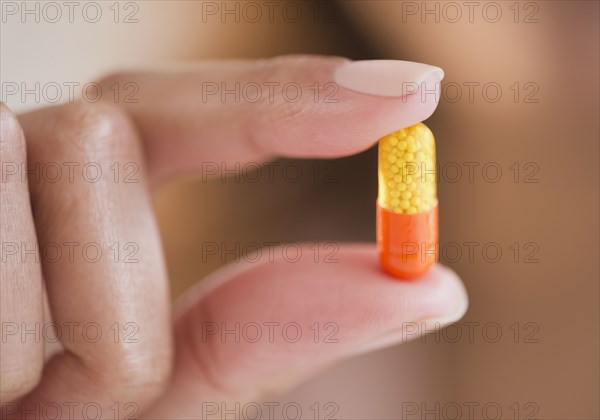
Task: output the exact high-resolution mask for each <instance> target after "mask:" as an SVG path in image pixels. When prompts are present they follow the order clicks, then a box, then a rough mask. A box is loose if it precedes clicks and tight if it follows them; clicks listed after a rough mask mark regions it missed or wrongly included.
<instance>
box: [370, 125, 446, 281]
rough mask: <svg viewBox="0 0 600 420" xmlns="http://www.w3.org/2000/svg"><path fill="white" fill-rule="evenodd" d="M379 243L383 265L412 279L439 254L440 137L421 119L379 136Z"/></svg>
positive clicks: (430, 264)
mask: <svg viewBox="0 0 600 420" xmlns="http://www.w3.org/2000/svg"><path fill="white" fill-rule="evenodd" d="M378 172H379V194H378V197H377V247H378V251H379V258H380V261H381V265H382V267H383V269H384V270H385V271H386V272H388V273H389V274H391V275H392V276H394V277H397V278H399V279H405V280H410V279H414V278H417V277H419V276H421V275H423V274H425V273H426V272H427V270H429V269H430V268H431V266H432V265H433V264H434V263H435V261H437V259H438V200H437V195H436V176H435V140H434V138H433V134H432V133H431V131H430V130H429V128H427V127H426V126H425V125H424V124H422V123H419V124H416V125H413V126H411V127H408V128H404V129H402V130H399V131H397V132H395V133H392V134H390V135H387V136H385V137H383V138H382V139H381V140H379V165H378Z"/></svg>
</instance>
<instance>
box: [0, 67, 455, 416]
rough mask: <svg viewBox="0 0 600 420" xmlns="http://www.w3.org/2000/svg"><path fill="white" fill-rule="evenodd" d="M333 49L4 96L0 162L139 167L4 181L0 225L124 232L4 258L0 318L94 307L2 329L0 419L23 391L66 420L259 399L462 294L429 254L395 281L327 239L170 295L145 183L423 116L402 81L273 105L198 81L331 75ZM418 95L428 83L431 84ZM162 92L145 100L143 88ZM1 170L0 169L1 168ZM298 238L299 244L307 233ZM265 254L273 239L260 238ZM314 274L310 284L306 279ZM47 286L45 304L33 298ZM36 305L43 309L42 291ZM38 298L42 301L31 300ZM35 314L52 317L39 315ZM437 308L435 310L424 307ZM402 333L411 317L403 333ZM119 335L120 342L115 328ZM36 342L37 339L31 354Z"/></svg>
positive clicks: (444, 316)
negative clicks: (105, 251)
mask: <svg viewBox="0 0 600 420" xmlns="http://www.w3.org/2000/svg"><path fill="white" fill-rule="evenodd" d="M345 61H346V60H345V59H343V58H338V57H282V58H276V59H270V60H261V61H226V62H225V61H224V62H205V63H201V64H198V65H195V66H193V67H189V68H185V69H181V68H179V69H177V70H174V71H171V72H168V73H166V72H165V73H135V74H133V73H132V74H117V75H112V76H109V77H107V78H106V79H104V80H103V81H102V82H101V83H102V84H104V85H110V84H112V83H114V82H115V81H120V82H123V83H124V82H130V81H135V83H137V84H138V86H139V92H140V94H139V96H138V98H139V102H138V103H136V104H121V105H117V104H109V103H95V104H85V103H74V104H67V105H60V106H54V107H48V108H44V109H41V110H37V111H33V112H30V113H27V114H24V115H20V116H19V117H16V116H15V115H14V114H12V113H11V111H10V110H9V109H8V108H6V107H5V106H2V111H1V118H2V120H1V122H2V126H1V134H2V137H1V142H0V144H1V145H2V161H3V162H28V165H29V167H33V166H34V165H35V163H37V162H39V163H40V164H41V165H42V166H43V165H44V164H49V163H52V162H77V163H80V164H81V165H84V164H85V163H87V162H97V163H99V164H100V165H101V166H102V167H103V168H107V167H108V166H109V165H110V164H111V163H112V162H118V163H120V164H125V163H128V162H134V163H135V164H136V165H137V167H139V169H140V170H139V172H138V174H137V179H138V180H139V182H135V183H124V182H114V180H113V179H111V178H110V177H102V179H101V180H100V181H99V182H96V183H92V182H88V181H85V180H83V179H82V178H81V177H75V181H74V182H69V180H68V179H67V177H62V178H61V179H60V180H59V181H58V182H50V181H48V180H47V179H44V177H42V179H39V180H36V179H31V178H30V179H29V182H28V183H25V182H21V181H20V180H15V179H12V178H11V179H9V178H8V177H7V179H6V180H4V179H3V183H2V190H1V194H0V197H1V200H2V201H1V203H2V212H1V213H2V219H1V223H2V225H1V229H2V233H3V241H7V242H11V241H12V242H17V243H26V244H27V249H32V248H33V247H34V244H35V243H36V242H37V243H39V249H43V245H44V244H48V243H65V242H70V241H71V242H79V243H90V242H96V243H100V244H105V243H114V242H119V243H128V242H134V243H136V244H138V245H139V251H138V252H137V254H136V258H137V259H138V260H139V262H138V263H136V264H119V263H115V262H114V261H112V260H111V259H110V258H108V259H104V258H103V259H102V260H100V261H99V262H96V263H90V262H89V261H85V260H84V259H82V258H81V255H79V254H77V253H75V258H74V260H73V261H69V260H68V259H67V258H61V259H60V261H58V262H55V263H52V262H49V261H48V258H44V256H43V255H42V256H40V258H39V262H36V261H34V259H33V258H27V259H25V262H24V263H23V262H22V261H21V260H18V259H15V258H7V262H6V263H5V262H4V261H3V262H2V266H1V270H2V273H1V274H2V275H1V280H2V283H1V291H2V294H1V298H2V311H1V317H2V322H3V323H7V322H17V323H22V322H25V323H28V325H30V324H31V325H33V324H34V323H41V324H44V323H48V322H51V321H53V322H56V323H58V324H59V325H62V324H64V323H69V322H78V323H80V325H84V324H89V323H93V322H95V323H97V324H98V325H100V326H101V328H102V330H103V331H104V332H106V334H103V336H102V338H101V339H99V340H98V341H97V342H93V343H92V342H90V340H85V339H82V338H81V336H78V335H75V337H74V338H73V339H66V338H65V337H62V340H61V343H60V346H53V345H51V343H48V342H45V341H47V340H44V339H42V340H34V339H29V338H28V337H29V336H27V337H26V339H25V340H23V339H20V336H16V337H17V338H14V337H13V336H10V337H9V339H8V340H6V342H4V341H5V340H3V341H2V343H1V346H2V348H1V355H2V356H1V361H2V363H1V369H2V371H1V375H2V380H1V400H2V406H3V416H4V417H3V418H28V417H32V418H33V417H35V415H36V414H32V413H28V412H26V410H24V409H23V407H28V406H31V405H34V404H36V403H40V404H41V405H42V406H43V405H44V404H50V403H56V404H59V405H61V406H62V407H63V408H64V407H67V406H68V405H67V404H71V405H72V406H73V410H74V411H73V412H72V413H71V414H70V413H69V412H68V410H67V409H63V418H68V417H69V416H70V417H71V418H73V417H74V418H79V417H81V416H82V414H83V413H82V411H81V410H82V406H84V405H85V404H86V403H89V402H95V403H96V404H98V406H99V407H100V409H101V410H102V417H105V418H114V416H115V414H114V411H111V407H114V404H115V403H119V404H120V406H121V407H123V406H125V405H126V404H127V403H128V402H134V403H135V409H136V410H137V414H136V416H137V417H142V418H192V417H195V418H198V417H199V416H201V415H202V402H207V401H211V402H221V401H225V402H241V403H243V402H245V401H260V400H261V398H264V397H266V396H267V395H272V394H278V393H281V392H283V391H284V390H285V389H287V388H288V387H290V386H293V385H294V384H296V383H298V382H299V381H301V380H303V379H305V378H306V377H307V375H310V374H314V373H316V372H317V371H319V370H320V369H322V368H323V367H325V366H327V365H329V364H331V363H333V362H335V361H337V360H340V359H342V358H345V357H350V356H352V355H356V354H359V353H363V352H365V351H371V350H374V349H377V348H381V347H384V346H388V345H392V344H396V343H398V342H404V341H406V340H407V339H409V338H416V337H418V333H417V334H414V333H411V334H407V328H406V326H407V323H411V325H412V323H418V325H419V328H421V327H422V326H424V325H425V324H424V322H428V324H427V329H428V331H431V328H432V325H434V326H436V327H440V326H442V325H444V324H445V323H449V322H454V321H456V320H458V319H459V318H460V317H462V315H463V314H464V312H465V311H466V307H467V297H466V293H465V290H464V287H463V285H462V283H461V281H460V280H459V279H458V277H457V276H456V275H455V274H454V273H453V272H451V271H450V270H448V269H447V268H444V267H442V266H441V265H437V266H435V267H434V268H433V269H432V270H431V271H430V272H429V273H428V274H426V275H425V276H424V277H423V278H421V279H419V280H418V281H416V282H398V281H394V280H393V279H391V278H390V277H388V276H387V275H385V274H384V273H383V272H382V271H381V269H380V268H379V265H378V261H377V252H376V248H375V245H374V244H347V245H343V246H341V247H340V250H339V253H338V254H337V255H336V258H337V260H338V262H337V263H335V264H325V263H323V262H322V261H320V262H314V261H313V260H312V259H311V258H306V259H304V258H303V259H302V260H301V261H300V262H299V263H296V264H291V263H289V262H287V261H285V260H283V259H281V258H279V259H276V260H275V261H267V260H266V259H265V258H263V259H262V260H260V261H258V262H256V263H248V262H245V263H239V264H234V265H233V266H229V267H225V268H224V269H222V270H219V271H217V272H216V273H214V274H212V275H211V276H210V277H209V278H207V279H204V280H203V281H202V282H200V283H199V284H198V285H197V287H195V288H193V289H192V290H190V291H189V292H188V293H187V294H186V295H185V296H184V297H183V299H182V300H181V301H180V302H179V303H178V304H177V305H176V307H175V308H174V309H172V308H170V304H169V297H168V279H167V277H166V274H165V263H164V260H163V257H162V251H161V242H160V237H159V234H158V230H157V227H156V223H155V218H154V214H153V209H152V205H151V199H150V197H151V196H150V194H151V191H152V189H153V188H155V187H156V186H157V185H159V184H160V183H161V182H165V181H167V180H170V179H173V178H175V177H178V176H183V175H189V174H193V173H197V172H198V171H200V169H201V163H202V161H203V160H207V159H210V160H214V161H224V162H229V163H233V162H249V161H267V160H269V159H271V158H273V157H275V156H288V157H299V158H302V157H329V158H330V157H342V156H348V155H351V154H354V153H358V152H360V151H363V150H365V149H367V148H369V147H371V146H372V145H373V144H374V142H375V141H376V140H377V139H378V138H380V137H382V136H383V135H385V134H387V133H389V132H392V131H394V130H396V129H397V128H398V126H408V125H411V124H414V123H416V122H418V121H422V120H424V119H426V118H428V117H429V116H430V115H431V114H432V113H433V111H434V110H435V107H436V106H437V103H435V102H433V101H421V100H420V98H419V97H418V96H415V97H408V98H405V99H399V98H398V99H393V98H379V97H374V96H368V95H361V94H359V93H355V92H351V91H347V90H344V89H341V90H340V92H339V94H338V96H337V97H338V99H339V102H338V103H337V104H334V105H333V106H332V104H327V103H323V102H315V101H313V100H306V101H304V100H303V101H300V102H298V103H295V104H292V103H290V102H284V101H282V100H280V99H277V98H281V95H277V96H276V97H275V98H276V100H275V102H274V103H268V102H259V103H256V104H251V103H248V102H244V101H242V102H241V103H224V102H222V101H221V100H220V98H219V97H218V95H217V96H213V97H211V98H209V100H208V101H202V94H201V91H199V89H200V88H199V86H201V82H202V81H205V80H211V81H215V82H217V83H218V82H220V81H230V82H232V81H242V82H243V81H254V82H258V83H261V81H282V82H285V81H295V82H297V83H299V84H301V85H303V86H309V85H313V84H314V83H315V82H318V83H320V84H321V85H324V84H325V83H327V82H329V81H331V79H332V74H333V71H334V70H335V68H336V67H337V66H339V65H340V64H342V63H344V62H345ZM429 97H433V95H429ZM157 98H160V100H157ZM3 178H4V177H3ZM305 251H306V252H307V254H308V253H309V250H308V249H307V248H305ZM276 255H280V254H276ZM315 290H318V291H319V292H318V293H315ZM45 302H46V303H45ZM45 306H47V310H46V311H45V310H44V307H45ZM45 312H46V313H45ZM50 317H51V318H50ZM274 320H275V321H277V322H281V323H282V324H283V323H286V322H296V323H298V324H299V325H300V326H301V327H302V331H309V327H310V326H311V325H313V324H314V323H315V322H319V323H326V322H335V324H336V325H337V326H338V327H339V330H338V332H337V335H336V339H337V342H335V343H323V342H318V343H315V342H314V339H313V337H312V336H310V335H308V334H304V335H303V336H302V337H301V338H300V339H299V340H298V341H297V342H294V343H290V342H288V341H285V340H275V341H274V342H269V341H268V340H260V341H259V342H258V343H255V344H252V343H248V342H245V341H242V342H241V343H236V342H234V341H233V340H223V339H221V338H220V336H219V335H218V334H214V335H208V336H206V335H203V334H202V331H203V329H202V326H205V325H209V324H210V325H214V324H215V323H216V324H221V323H226V324H228V325H229V323H235V322H240V323H242V324H243V323H250V322H257V323H264V322H270V321H274ZM436 321H439V323H437V324H436V323H435V322H436ZM115 323H118V324H119V325H124V324H126V323H135V325H136V326H137V327H138V328H139V331H138V333H137V335H136V337H137V339H138V342H137V343H129V342H126V340H114V339H113V335H112V330H110V331H109V330H107V328H109V327H110V326H111V325H114V324H115ZM413 332H414V331H413ZM115 341H118V342H115ZM45 351H46V355H45V354H44V352H45Z"/></svg>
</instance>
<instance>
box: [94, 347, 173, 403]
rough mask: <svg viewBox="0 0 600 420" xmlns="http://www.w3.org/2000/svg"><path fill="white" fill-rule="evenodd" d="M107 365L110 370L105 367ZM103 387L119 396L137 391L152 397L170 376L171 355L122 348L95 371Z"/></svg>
mask: <svg viewBox="0 0 600 420" xmlns="http://www.w3.org/2000/svg"><path fill="white" fill-rule="evenodd" d="M106 366H110V369H105V367H106ZM97 372H99V373H98V374H97V376H98V377H99V379H100V383H101V384H103V386H104V387H106V388H110V389H113V390H116V391H117V392H118V393H119V394H120V395H123V396H127V395H137V394H139V392H140V390H143V391H144V394H146V395H149V396H150V397H152V396H158V395H160V394H161V393H162V392H163V391H164V390H165V389H166V387H167V384H168V382H169V379H170V377H171V358H170V356H169V355H167V354H164V353H156V352H155V351H150V350H148V351H145V350H143V351H139V350H123V351H121V352H120V354H117V355H114V354H113V355H112V357H111V358H110V361H107V363H105V364H103V365H102V369H99V370H97Z"/></svg>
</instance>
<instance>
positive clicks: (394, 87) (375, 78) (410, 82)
mask: <svg viewBox="0 0 600 420" xmlns="http://www.w3.org/2000/svg"><path fill="white" fill-rule="evenodd" d="M443 78H444V70H442V69H441V68H439V67H436V66H430V65H429V64H423V63H415V62H412V61H400V60H367V61H353V62H351V63H347V64H343V65H342V66H340V67H338V68H337V69H336V71H335V74H334V79H335V81H336V83H337V84H338V85H340V86H342V87H344V88H346V89H350V90H353V91H355V92H359V93H364V94H367V95H375V96H383V97H390V98H401V97H403V96H406V95H411V94H414V93H416V92H417V91H418V90H419V87H420V86H421V85H422V84H423V83H425V81H426V80H428V79H434V80H436V81H437V82H439V81H441V80H442V79H443Z"/></svg>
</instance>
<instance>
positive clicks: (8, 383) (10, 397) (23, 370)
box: [0, 362, 42, 403]
mask: <svg viewBox="0 0 600 420" xmlns="http://www.w3.org/2000/svg"><path fill="white" fill-rule="evenodd" d="M41 378H42V363H38V362H31V363H27V364H24V365H20V366H18V367H15V368H14V369H11V370H10V371H3V372H2V381H0V382H1V387H0V394H1V398H0V400H1V401H2V402H3V403H4V402H10V401H14V400H17V399H19V398H20V397H22V396H24V395H26V394H28V393H29V392H31V391H32V390H33V389H34V388H35V387H36V386H37V385H38V383H39V382H40V380H41Z"/></svg>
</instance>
